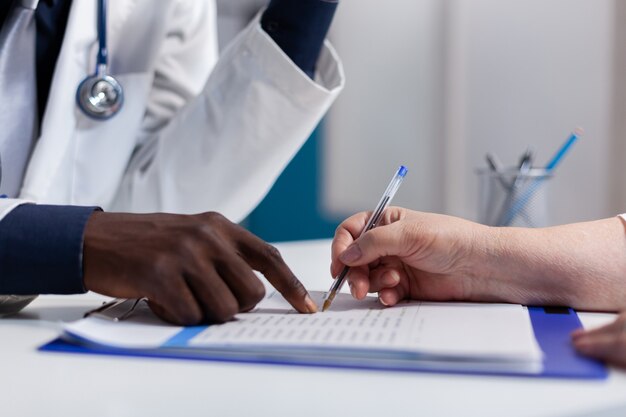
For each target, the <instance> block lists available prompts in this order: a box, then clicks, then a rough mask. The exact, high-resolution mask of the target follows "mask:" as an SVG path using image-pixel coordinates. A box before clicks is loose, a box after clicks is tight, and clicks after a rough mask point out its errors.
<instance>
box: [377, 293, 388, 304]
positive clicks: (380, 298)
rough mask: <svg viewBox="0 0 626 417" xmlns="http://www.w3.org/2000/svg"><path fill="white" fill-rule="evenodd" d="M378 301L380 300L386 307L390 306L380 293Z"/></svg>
mask: <svg viewBox="0 0 626 417" xmlns="http://www.w3.org/2000/svg"><path fill="white" fill-rule="evenodd" d="M378 301H380V303H381V304H382V305H384V306H385V307H389V304H387V303H386V302H385V301H384V300H383V299H382V297H381V296H380V295H379V296H378Z"/></svg>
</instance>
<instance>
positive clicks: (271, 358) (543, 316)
mask: <svg viewBox="0 0 626 417" xmlns="http://www.w3.org/2000/svg"><path fill="white" fill-rule="evenodd" d="M528 311H529V314H530V319H531V323H532V325H533V329H534V332H535V337H536V339H537V341H538V343H539V345H540V346H541V349H542V350H543V352H544V363H543V369H542V371H541V372H540V373H538V374H537V373H532V374H529V373H524V372H519V373H518V372H510V371H509V372H506V373H501V372H496V371H492V370H487V371H484V370H480V369H471V368H469V369H468V368H467V366H459V368H458V369H450V367H447V369H438V368H437V367H436V366H435V367H433V366H432V365H430V366H427V365H425V364H422V363H420V362H415V363H407V362H402V363H399V364H396V365H394V364H393V362H389V363H387V364H385V365H381V364H380V363H372V364H368V363H367V361H363V360H358V361H352V360H350V358H348V357H346V358H344V359H343V360H338V359H337V358H336V357H335V358H333V359H329V360H324V358H323V357H320V356H314V357H310V358H307V357H304V356H298V357H290V356H288V355H282V356H281V355H277V354H263V352H258V353H256V354H254V355H248V356H242V355H239V354H231V353H229V352H228V351H223V352H210V353H207V352H202V351H196V350H190V351H184V352H182V351H173V350H167V349H162V350H161V349H155V350H135V349H132V350H131V349H118V348H110V347H104V346H100V345H89V344H84V343H70V342H68V341H66V340H63V339H60V338H59V339H56V340H54V341H52V342H50V343H48V344H46V345H44V346H41V347H40V348H39V350H40V351H43V352H63V353H79V354H98V355H116V356H130V357H148V358H168V359H183V360H202V361H219V362H238V363H242V362H243V363H256V364H269V365H291V366H294V365H295V366H314V367H332V368H347V369H367V370H384V371H401V372H430V373H448V374H473V375H506V376H524V377H547V378H576V379H594V380H602V379H606V378H607V376H608V371H607V369H606V367H605V366H604V364H602V363H601V362H598V361H596V360H593V359H590V358H587V357H584V356H581V355H579V354H578V353H577V352H576V351H575V350H574V348H573V346H572V343H571V338H570V334H571V333H572V332H573V331H574V330H575V329H578V328H580V327H581V326H582V325H581V323H580V320H579V318H578V315H577V314H576V312H575V311H574V310H572V309H571V308H562V307H545V308H544V307H529V308H528ZM203 329H205V327H204V326H198V327H189V328H187V329H185V330H184V331H183V332H181V333H179V334H178V335H176V336H175V337H177V338H180V337H183V338H189V337H192V336H193V335H195V334H196V333H197V332H200V331H202V330H203ZM171 342H174V341H170V344H172V345H174V344H175V343H171ZM167 345H168V343H166V345H165V346H167ZM465 365H467V364H465Z"/></svg>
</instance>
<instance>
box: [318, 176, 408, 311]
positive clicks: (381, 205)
mask: <svg viewBox="0 0 626 417" xmlns="http://www.w3.org/2000/svg"><path fill="white" fill-rule="evenodd" d="M407 171H408V170H407V169H406V167H405V166H404V165H401V166H400V168H398V172H396V173H395V175H394V176H393V177H392V178H391V182H389V185H388V186H387V189H386V190H385V192H384V193H383V196H382V197H381V199H380V201H379V202H378V204H377V205H376V208H375V209H374V211H373V212H372V215H371V216H370V218H369V219H368V220H367V223H366V224H365V227H364V228H363V230H362V231H361V234H360V235H359V236H363V234H364V233H365V232H367V231H368V230H372V229H373V228H375V227H376V226H377V225H378V222H379V221H380V219H381V218H382V217H383V213H384V212H385V209H386V208H387V207H388V206H389V203H391V199H392V198H393V196H394V195H395V194H396V191H398V188H400V184H402V180H404V177H405V176H406V173H407ZM349 270H350V267H349V266H345V267H344V268H343V270H342V271H341V273H340V274H339V275H337V278H335V281H334V282H333V285H331V286H330V290H328V292H327V293H326V295H325V297H324V305H323V306H322V311H326V310H328V308H329V307H330V305H331V303H332V302H333V300H334V299H335V296H336V295H337V293H338V292H339V290H341V287H343V284H344V283H345V281H346V276H347V275H348V271H349Z"/></svg>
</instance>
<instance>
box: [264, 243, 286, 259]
mask: <svg viewBox="0 0 626 417" xmlns="http://www.w3.org/2000/svg"><path fill="white" fill-rule="evenodd" d="M263 253H264V255H265V257H266V258H267V259H269V260H270V261H272V262H274V263H282V262H283V257H282V255H281V254H280V251H279V250H278V249H277V248H276V247H275V246H272V245H269V244H266V245H265V247H264V248H263Z"/></svg>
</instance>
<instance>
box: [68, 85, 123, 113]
mask: <svg viewBox="0 0 626 417" xmlns="http://www.w3.org/2000/svg"><path fill="white" fill-rule="evenodd" d="M76 102H77V104H78V108H80V109H81V110H82V111H83V113H85V114H86V115H87V116H89V117H92V118H94V119H100V120H106V119H109V118H111V117H113V116H114V115H116V114H117V113H118V111H119V110H120V109H121V107H122V104H123V103H124V90H123V89H122V86H121V84H120V83H119V82H118V81H117V80H116V79H115V78H114V77H112V76H110V75H107V74H95V75H90V76H89V77H87V78H85V79H84V80H83V81H82V82H81V83H80V85H79V86H78V90H77V91H76Z"/></svg>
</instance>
